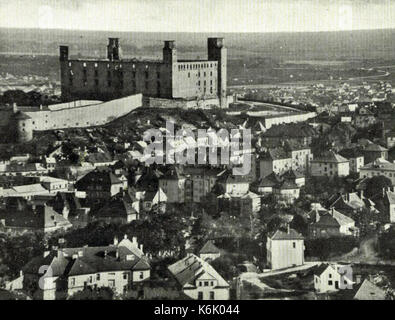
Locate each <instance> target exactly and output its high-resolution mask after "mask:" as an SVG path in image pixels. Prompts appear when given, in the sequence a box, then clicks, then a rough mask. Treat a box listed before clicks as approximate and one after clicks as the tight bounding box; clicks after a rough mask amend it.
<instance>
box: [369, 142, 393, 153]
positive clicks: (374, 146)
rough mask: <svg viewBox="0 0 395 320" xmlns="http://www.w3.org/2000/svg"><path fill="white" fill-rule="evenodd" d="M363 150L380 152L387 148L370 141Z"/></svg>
mask: <svg viewBox="0 0 395 320" xmlns="http://www.w3.org/2000/svg"><path fill="white" fill-rule="evenodd" d="M364 151H371V152H381V151H388V149H387V148H384V147H382V146H380V145H378V144H375V143H372V144H369V145H367V146H366V147H365V149H364Z"/></svg>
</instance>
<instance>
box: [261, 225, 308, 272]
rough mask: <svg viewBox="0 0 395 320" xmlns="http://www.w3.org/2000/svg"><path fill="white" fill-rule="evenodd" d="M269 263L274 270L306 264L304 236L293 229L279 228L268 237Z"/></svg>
mask: <svg viewBox="0 0 395 320" xmlns="http://www.w3.org/2000/svg"><path fill="white" fill-rule="evenodd" d="M266 249H267V264H268V266H269V267H270V268H271V269H272V270H276V269H285V268H291V267H296V266H301V265H303V264H304V250H305V246H304V237H303V236H302V235H301V234H299V233H298V232H296V231H295V230H294V229H291V228H290V227H289V225H288V229H287V230H286V231H284V230H281V229H278V230H277V231H274V232H273V233H271V234H270V235H268V237H267V242H266Z"/></svg>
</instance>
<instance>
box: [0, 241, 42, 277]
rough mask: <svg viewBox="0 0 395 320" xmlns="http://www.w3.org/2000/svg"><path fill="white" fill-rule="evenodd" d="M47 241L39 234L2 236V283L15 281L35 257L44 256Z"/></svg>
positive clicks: (0, 244)
mask: <svg viewBox="0 0 395 320" xmlns="http://www.w3.org/2000/svg"><path fill="white" fill-rule="evenodd" d="M44 246H45V240H44V238H43V236H42V235H40V234H38V233H30V234H25V235H21V236H15V237H9V236H6V235H1V236H0V283H1V282H4V281H9V280H12V279H14V278H15V277H17V276H18V275H19V272H20V270H21V269H22V267H23V266H25V265H26V264H27V263H28V262H29V261H30V260H31V259H32V258H33V257H35V256H39V255H41V254H43V252H44Z"/></svg>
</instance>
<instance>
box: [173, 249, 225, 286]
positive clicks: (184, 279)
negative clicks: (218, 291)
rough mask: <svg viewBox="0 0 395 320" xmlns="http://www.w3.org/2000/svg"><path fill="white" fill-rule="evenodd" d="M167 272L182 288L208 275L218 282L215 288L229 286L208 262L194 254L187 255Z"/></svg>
mask: <svg viewBox="0 0 395 320" xmlns="http://www.w3.org/2000/svg"><path fill="white" fill-rule="evenodd" d="M168 270H169V271H170V273H171V274H172V275H173V276H174V278H175V279H176V280H177V282H178V283H179V284H180V285H181V286H182V287H183V286H184V285H186V284H190V285H194V282H195V280H196V279H197V278H198V277H199V276H200V275H202V274H203V273H208V274H209V275H210V276H212V277H213V278H215V279H216V280H217V281H218V284H217V287H221V288H229V284H228V283H227V282H226V281H225V280H224V279H223V278H222V277H221V276H220V274H219V273H218V272H217V271H216V270H215V269H214V268H213V267H212V266H211V265H210V264H209V263H208V262H206V261H204V260H203V259H201V258H199V257H197V256H195V255H194V254H189V255H188V256H186V257H185V258H183V259H181V260H179V261H177V262H176V263H174V264H172V265H170V266H168Z"/></svg>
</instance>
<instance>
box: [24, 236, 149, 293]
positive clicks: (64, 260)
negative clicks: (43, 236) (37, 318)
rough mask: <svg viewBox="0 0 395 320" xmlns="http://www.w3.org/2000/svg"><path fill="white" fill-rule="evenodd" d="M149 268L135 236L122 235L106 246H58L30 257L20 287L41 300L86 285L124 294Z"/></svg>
mask: <svg viewBox="0 0 395 320" xmlns="http://www.w3.org/2000/svg"><path fill="white" fill-rule="evenodd" d="M41 266H48V268H47V269H46V270H44V271H45V272H44V274H42V273H41V274H40V273H39V272H40V271H39V270H41V268H40V267H41ZM150 269H151V267H150V264H149V261H148V258H147V257H146V256H145V255H144V252H143V248H142V246H139V244H138V242H137V238H135V237H133V239H132V241H130V240H129V239H128V238H127V236H126V235H125V237H124V239H122V240H121V241H120V242H118V239H117V238H115V239H114V243H113V244H111V245H109V246H102V247H88V246H85V247H82V248H61V249H57V250H54V251H52V252H49V251H47V252H45V253H44V255H43V256H40V257H36V258H33V259H32V260H31V261H30V262H29V263H28V264H27V265H26V266H25V267H24V268H23V269H22V271H23V275H24V280H23V288H24V290H25V291H27V292H29V293H30V294H31V295H32V296H33V297H34V298H36V299H43V300H56V299H64V298H67V297H69V296H71V295H73V294H74V293H76V292H78V291H82V290H84V289H85V288H88V287H90V288H101V287H109V288H111V289H112V290H113V291H114V292H115V293H116V294H123V293H126V292H127V291H128V290H129V289H131V288H133V286H134V285H136V284H138V283H141V282H142V281H146V280H148V279H149V278H150ZM40 279H41V281H40ZM39 283H40V284H41V285H40V286H38V284H39Z"/></svg>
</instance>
